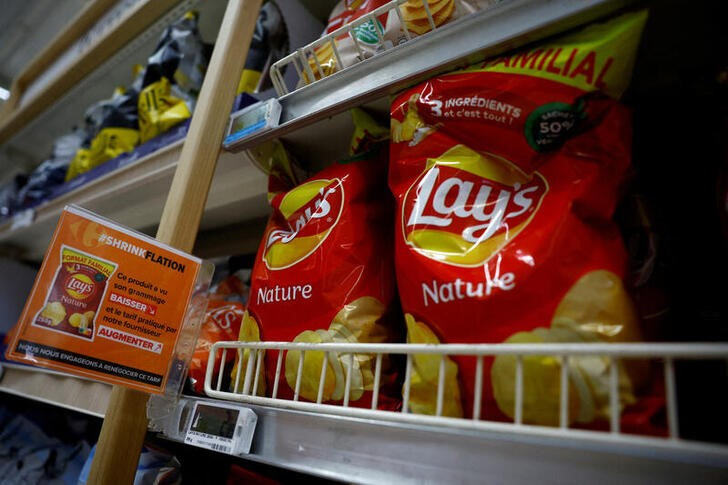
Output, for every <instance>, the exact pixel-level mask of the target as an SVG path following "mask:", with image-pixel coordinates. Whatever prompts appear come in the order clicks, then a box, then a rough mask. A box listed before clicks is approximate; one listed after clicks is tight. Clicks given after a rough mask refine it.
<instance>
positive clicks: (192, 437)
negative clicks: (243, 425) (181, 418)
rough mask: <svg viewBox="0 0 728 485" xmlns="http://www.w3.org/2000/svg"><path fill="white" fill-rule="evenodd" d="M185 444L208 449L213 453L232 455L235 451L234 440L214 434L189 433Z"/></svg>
mask: <svg viewBox="0 0 728 485" xmlns="http://www.w3.org/2000/svg"><path fill="white" fill-rule="evenodd" d="M185 444H188V445H193V446H199V447H201V448H207V449H209V450H213V451H219V452H221V453H228V454H230V453H231V452H232V451H233V440H232V439H229V438H224V437H222V436H215V435H213V434H207V433H200V432H198V431H192V430H189V431H187V436H185Z"/></svg>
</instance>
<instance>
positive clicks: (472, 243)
mask: <svg viewBox="0 0 728 485" xmlns="http://www.w3.org/2000/svg"><path fill="white" fill-rule="evenodd" d="M547 192H548V183H547V181H546V179H545V178H544V177H543V176H542V175H541V174H540V173H538V172H534V173H533V174H532V175H528V174H526V173H524V172H523V171H522V170H520V169H519V168H518V167H516V166H515V165H514V164H512V163H511V162H509V161H508V160H505V159H503V158H501V157H498V156H495V155H492V154H481V153H478V152H475V151H473V150H471V149H469V148H468V147H466V146H464V145H456V146H454V147H453V148H451V149H449V150H448V151H447V152H445V153H443V154H442V155H441V156H440V157H437V158H431V159H429V160H428V162H427V168H426V169H425V171H424V172H423V173H422V174H421V175H420V176H419V177H418V178H417V180H416V181H415V183H414V184H413V185H412V186H411V187H410V188H409V190H408V191H407V193H406V194H405V200H404V207H403V211H402V231H403V233H404V238H405V240H406V241H407V244H408V245H410V246H411V247H412V248H414V249H415V250H416V251H418V252H419V253H421V254H423V255H425V256H427V257H428V258H431V259H434V260H436V261H441V262H444V263H448V264H452V265H456V266H479V265H482V264H483V263H484V262H485V261H487V260H488V259H489V258H490V257H491V256H493V255H494V254H495V253H497V252H498V251H499V250H500V249H501V248H502V247H503V246H505V245H506V244H507V243H508V242H509V241H511V240H512V239H513V238H515V237H516V236H517V235H518V234H519V233H520V232H521V231H522V230H523V229H524V228H525V227H526V226H527V225H528V223H529V222H530V221H531V219H532V218H533V216H534V214H535V213H536V212H537V211H538V209H539V207H540V205H541V202H542V200H543V198H544V196H545V195H546V193H547Z"/></svg>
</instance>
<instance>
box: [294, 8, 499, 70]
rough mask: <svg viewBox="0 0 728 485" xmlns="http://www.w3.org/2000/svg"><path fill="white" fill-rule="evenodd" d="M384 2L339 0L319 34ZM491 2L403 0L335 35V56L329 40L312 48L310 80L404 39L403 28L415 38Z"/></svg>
mask: <svg viewBox="0 0 728 485" xmlns="http://www.w3.org/2000/svg"><path fill="white" fill-rule="evenodd" d="M387 3H391V2H390V0H353V1H352V0H342V1H340V2H339V3H338V4H337V5H336V7H335V8H334V10H333V11H332V12H331V15H330V16H329V21H328V24H327V25H326V30H325V31H324V33H323V35H327V34H330V33H332V32H334V31H336V30H338V29H340V28H341V27H343V26H345V25H348V24H350V23H352V22H355V21H356V20H358V19H360V18H361V17H363V16H364V15H367V14H369V13H371V12H373V11H375V10H376V9H378V8H380V7H382V6H384V5H386V4H387ZM495 3H497V0H407V1H406V2H404V3H402V4H401V5H400V6H399V9H398V10H399V13H398V12H397V9H389V10H387V11H386V12H384V13H381V14H380V15H378V16H377V17H376V18H375V19H372V20H369V21H366V22H363V23H360V24H358V25H357V26H356V27H354V29H353V30H352V33H346V34H344V35H341V36H339V37H337V38H336V39H335V40H334V42H335V44H336V49H337V51H338V57H337V55H336V53H335V52H334V48H333V46H332V45H331V43H330V42H326V43H324V44H322V45H320V46H318V47H316V49H315V50H314V56H313V57H311V58H310V59H309V67H310V69H311V73H312V75H313V77H314V79H319V78H320V77H326V76H328V75H330V74H331V73H333V72H336V71H337V70H341V69H343V68H345V67H349V66H351V65H352V64H355V63H356V62H358V61H360V60H363V59H365V58H368V57H372V56H373V55H374V54H376V53H377V52H378V51H380V50H382V49H383V48H391V47H393V46H395V45H399V44H401V43H402V42H404V41H406V39H407V37H406V34H405V32H404V31H405V29H406V30H407V32H408V34H409V36H410V37H416V36H418V35H422V34H426V33H427V32H430V31H431V30H432V26H433V25H434V26H435V28H437V27H440V26H442V25H444V24H446V23H448V22H451V21H453V20H456V19H458V18H460V17H462V16H464V15H467V14H469V13H472V12H475V11H476V10H479V9H481V8H486V7H487V6H489V5H492V4H495ZM428 12H429V16H428ZM339 63H340V64H341V65H338V64H339ZM304 75H305V73H304Z"/></svg>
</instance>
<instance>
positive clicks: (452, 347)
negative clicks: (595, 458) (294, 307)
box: [205, 342, 728, 459]
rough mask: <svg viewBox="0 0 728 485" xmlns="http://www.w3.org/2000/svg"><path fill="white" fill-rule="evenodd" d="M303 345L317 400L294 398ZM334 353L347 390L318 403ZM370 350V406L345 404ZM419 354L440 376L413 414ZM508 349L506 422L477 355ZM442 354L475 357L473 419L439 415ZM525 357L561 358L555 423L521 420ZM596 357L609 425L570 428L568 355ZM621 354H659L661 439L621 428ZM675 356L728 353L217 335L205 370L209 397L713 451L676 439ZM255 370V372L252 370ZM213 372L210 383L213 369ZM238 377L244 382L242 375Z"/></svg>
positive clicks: (688, 347)
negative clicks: (221, 338)
mask: <svg viewBox="0 0 728 485" xmlns="http://www.w3.org/2000/svg"><path fill="white" fill-rule="evenodd" d="M289 350H294V351H298V356H299V365H298V367H297V368H298V370H297V375H296V381H295V383H296V384H295V389H293V398H292V399H282V398H280V397H279V393H278V382H279V380H280V376H281V371H282V364H283V358H284V354H285V353H286V352H287V351H289ZM245 351H248V356H249V357H247V359H248V360H247V365H246V370H245V376H244V378H241V372H242V365H243V361H244V359H243V358H242V356H243V355H244V353H245ZM308 351H319V352H323V361H322V364H321V374H320V376H321V377H320V381H319V386H318V396H317V402H308V401H303V400H301V399H300V387H301V375H302V372H303V368H304V366H303V359H304V355H305V353H306V352H308ZM228 352H237V354H238V359H237V364H235V365H237V376H238V377H237V379H236V382H234V383H233V384H232V386H233V389H231V390H229V391H228V390H223V389H222V383H223V376H224V375H225V373H228V374H229V373H230V371H231V370H232V367H233V365H232V364H231V365H227V366H226V363H225V362H226V357H227V353H228ZM266 352H271V354H269V355H272V356H274V361H275V362H276V371H275V380H274V385H273V389H272V392H271V393H270V397H261V396H258V395H256V394H257V392H258V388H259V385H260V383H259V379H260V376H261V375H262V373H261V368H262V366H263V365H264V364H263V360H264V357H263V356H264V355H265V353H266ZM218 354H220V355H221V361H220V365H219V367H218V368H217V369H215V358H216V356H217V355H218ZM330 354H331V355H338V356H340V358H342V359H349V363H350V365H349V366H344V370H345V389H344V398H343V400H342V401H341V402H340V403H338V404H336V403H323V402H322V391H323V388H324V382H325V377H326V369H327V362H328V358H329V355H330ZM357 354H359V355H361V354H368V355H369V356H371V357H373V358H374V362H375V368H374V379H373V386H372V387H373V388H372V400H371V406H370V408H369V409H366V408H361V407H352V406H350V403H349V396H350V392H351V373H350V372H349V369H352V368H353V367H352V366H351V362H352V359H354V358H355V357H354V356H355V355H357ZM418 354H435V355H439V356H441V358H440V368H439V376H438V387H437V396H436V413H435V415H422V414H413V413H410V412H408V407H409V406H408V404H409V403H408V400H409V398H410V387H411V386H410V384H411V377H412V369H413V356H414V355H418ZM394 355H400V356H404V357H405V360H406V365H405V369H404V376H405V377H404V384H403V386H402V388H403V392H402V407H401V411H396V412H395V411H386V410H381V409H377V404H378V402H377V396H378V392H379V389H380V382H381V373H382V359H383V356H394ZM501 355H509V356H515V358H516V371H515V386H514V388H515V412H514V420H513V422H511V423H508V422H496V421H489V420H484V419H481V409H482V403H481V394H482V392H481V391H482V386H483V368H484V365H483V360H484V358H485V357H491V356H501ZM446 356H472V357H474V358H475V359H476V373H475V382H474V390H475V392H474V398H473V399H474V400H473V403H472V406H473V416H472V417H471V418H452V417H446V416H442V409H443V395H444V380H445V357H446ZM526 356H553V357H555V358H557V359H559V360H560V363H561V366H560V367H561V375H560V409H559V423H560V424H559V426H558V427H549V426H539V425H532V424H525V423H523V418H522V417H523V395H524V394H523V393H524V382H523V359H524V357H526ZM587 356H592V357H594V356H598V357H601V358H606V359H608V361H609V365H610V372H609V398H610V399H609V402H610V428H609V432H604V431H591V430H582V429H573V428H570V427H569V424H568V423H569V404H568V403H569V396H568V392H569V391H568V390H569V385H568V372H569V358H571V357H587ZM622 359H649V360H658V361H661V363H662V368H663V373H664V380H665V398H666V407H667V426H668V436H667V437H666V438H659V437H657V438H656V437H647V436H637V435H634V434H625V433H622V432H621V430H620V405H619V388H618V386H619V372H618V365H619V362H620V360H622ZM675 360H703V361H708V360H728V344H709V343H702V344H697V343H696V344H683V343H674V344H650V343H629V344H578V343H564V344H478V345H460V344H439V345H429V344H348V343H324V344H314V343H289V342H217V343H215V344H214V345H213V346H212V348H211V350H210V357H209V361H208V366H207V373H206V376H205V393H206V394H207V395H208V396H210V397H214V398H220V399H227V400H233V401H239V402H245V403H250V404H256V405H264V406H272V407H276V408H283V409H293V410H299V411H308V412H314V413H323V414H329V415H331V414H333V415H338V416H345V417H354V418H366V419H377V420H382V421H390V422H399V423H408V424H415V425H428V426H444V427H448V428H461V429H468V430H490V431H505V432H508V431H516V430H518V431H524V430H527V431H528V432H529V433H535V434H538V435H544V436H553V437H564V438H569V437H577V436H578V437H581V438H588V439H596V440H609V441H611V442H615V441H620V440H622V441H624V442H629V443H633V444H634V443H642V444H648V445H653V446H658V447H660V446H663V445H665V444H669V445H670V446H672V447H674V445H676V444H677V445H679V446H680V447H692V448H693V449H696V447H697V449H700V448H701V447H705V446H707V447H708V448H710V449H711V452H715V451H716V445H707V444H703V443H698V442H689V441H685V440H681V439H680V438H679V423H678V412H677V406H678V402H677V395H676V387H675V369H674V362H675ZM253 369H254V370H255V372H253ZM215 371H217V372H218V377H217V379H216V382H213V374H214V373H215ZM240 381H242V382H240ZM717 450H718V452H719V454H721V455H722V456H724V457H725V458H727V459H728V447H727V446H721V445H718V446H717Z"/></svg>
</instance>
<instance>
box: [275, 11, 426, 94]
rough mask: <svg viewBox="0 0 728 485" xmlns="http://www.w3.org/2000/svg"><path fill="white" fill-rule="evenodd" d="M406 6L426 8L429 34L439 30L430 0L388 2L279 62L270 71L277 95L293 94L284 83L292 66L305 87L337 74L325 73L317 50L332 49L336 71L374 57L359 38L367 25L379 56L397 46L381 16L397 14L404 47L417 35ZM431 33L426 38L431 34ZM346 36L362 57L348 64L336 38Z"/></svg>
mask: <svg viewBox="0 0 728 485" xmlns="http://www.w3.org/2000/svg"><path fill="white" fill-rule="evenodd" d="M405 3H407V4H408V6H409V7H410V8H422V10H423V11H424V13H425V16H426V18H427V23H428V24H429V28H430V30H429V31H428V32H427V33H429V32H432V31H435V30H437V29H438V26H437V23H436V22H435V19H434V18H433V15H432V11H431V10H430V5H429V2H428V1H426V0H392V1H391V2H388V3H386V4H384V5H382V6H381V7H379V8H377V9H375V10H372V11H371V12H369V13H367V14H365V15H362V16H361V17H359V18H357V19H356V20H353V21H351V22H350V23H348V24H346V25H343V26H342V27H340V28H338V29H336V30H334V31H333V32H331V33H329V34H325V35H322V36H321V38H319V39H317V40H316V41H314V42H311V43H310V44H308V45H306V46H304V47H301V48H299V49H297V50H296V51H295V52H292V53H291V54H289V55H287V56H286V57H284V58H283V59H281V60H279V61H277V62H275V63H274V64H273V65H272V66H271V69H270V72H271V78H272V80H273V85H274V87H275V89H276V92H277V93H278V96H283V95H285V94H288V93H289V90H288V88H287V87H286V84H285V82H284V81H283V72H284V71H285V69H286V68H287V67H289V66H293V68H294V69H295V70H296V73H298V78H299V83H298V84H299V85H300V84H301V83H303V84H304V85H308V84H312V83H314V82H316V81H317V80H320V79H323V78H325V77H327V76H329V75H331V74H333V73H326V72H325V71H324V69H323V67H322V66H321V63H320V62H319V59H318V57H317V56H316V50H317V49H320V48H323V47H325V46H326V45H328V46H329V47H330V48H331V51H332V53H333V58H334V59H335V60H336V68H335V70H334V72H338V71H341V70H342V69H345V68H346V67H350V66H351V65H354V64H357V63H359V62H361V61H363V60H365V59H367V58H368V57H371V56H372V55H374V53H371V52H369V50H368V49H365V48H363V46H362V44H361V41H359V39H358V38H357V29H359V28H362V27H363V26H366V25H367V24H368V25H371V26H372V27H373V29H369V30H370V31H372V30H373V32H374V34H375V35H376V36H377V39H378V43H377V47H376V53H380V52H384V51H385V50H389V49H391V48H393V47H395V45H394V44H393V43H392V42H387V41H386V40H385V32H384V30H383V28H382V25H381V24H380V23H379V22H378V21H377V17H381V16H382V15H390V14H391V13H394V14H395V15H396V16H397V17H398V19H399V24H400V25H401V26H402V35H403V36H404V39H403V41H402V42H400V44H401V43H405V42H408V41H410V40H411V39H412V38H413V37H415V36H416V35H417V34H414V33H413V32H410V31H409V30H408V28H407V22H405V20H404V18H405V17H404V14H403V13H402V5H404V4H405ZM427 33H425V34H422V35H427ZM342 36H348V37H349V38H350V39H351V40H352V42H353V44H354V47H356V51H357V54H358V55H357V57H356V58H355V59H347V63H346V64H345V63H343V62H342V56H341V53H340V50H339V48H338V47H337V45H336V39H338V38H340V37H342ZM312 65H313V66H315V68H316V73H314V70H313V67H312ZM317 78H318V79H317ZM296 89H298V88H296Z"/></svg>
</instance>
